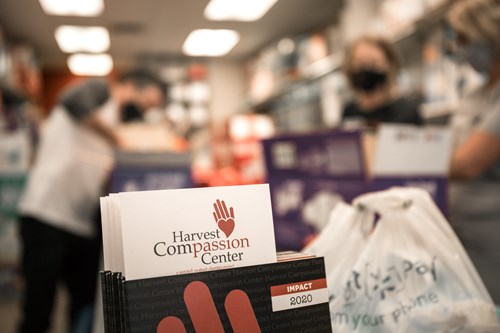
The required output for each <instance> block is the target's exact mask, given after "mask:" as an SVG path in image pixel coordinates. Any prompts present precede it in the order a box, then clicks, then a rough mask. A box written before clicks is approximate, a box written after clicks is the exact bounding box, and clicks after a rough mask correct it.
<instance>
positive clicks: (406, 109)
mask: <svg viewBox="0 0 500 333" xmlns="http://www.w3.org/2000/svg"><path fill="white" fill-rule="evenodd" d="M419 105H420V101H419V99H418V98H414V97H399V98H398V99H396V100H394V101H391V102H390V103H388V104H385V105H382V106H380V107H378V108H376V109H375V110H372V111H368V112H367V111H363V110H362V109H361V108H360V107H359V105H358V104H357V103H356V102H350V103H348V104H347V105H346V106H345V108H344V113H343V115H342V120H343V121H346V120H362V121H364V122H365V123H366V124H367V125H369V126H370V125H377V124H378V123H400V124H413V125H421V124H423V119H422V117H421V116H420V112H419Z"/></svg>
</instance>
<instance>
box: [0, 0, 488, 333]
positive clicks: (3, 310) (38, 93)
mask: <svg viewBox="0 0 500 333" xmlns="http://www.w3.org/2000/svg"><path fill="white" fill-rule="evenodd" d="M212 2H213V3H214V4H212V3H210V4H209V0H185V1H174V0H161V1H160V0H142V1H133V0H85V1H79V0H71V1H70V0H16V1H9V0H0V102H1V103H0V104H1V106H0V111H1V112H0V331H1V332H4V333H13V332H14V331H15V327H16V324H17V321H18V319H19V313H20V308H19V301H20V297H21V296H20V295H21V293H22V290H23V279H22V276H21V275H20V271H19V257H20V253H21V245H20V242H19V239H18V231H17V230H18V225H17V219H16V217H17V215H18V212H17V203H18V201H19V198H20V196H21V193H22V191H23V188H24V185H25V182H26V178H27V175H28V173H29V170H30V168H31V167H32V165H33V163H34V159H35V154H36V151H37V147H38V145H39V142H40V140H39V139H40V133H41V131H42V130H43V126H44V121H45V120H46V119H47V117H48V116H49V115H50V113H51V110H52V109H53V107H54V106H55V105H56V104H57V101H58V98H59V96H60V94H61V92H62V91H63V89H65V88H66V87H68V86H70V85H74V84H76V83H79V82H83V80H86V79H87V78H89V77H103V78H105V79H107V80H110V81H113V80H115V79H117V78H119V77H120V75H121V74H122V73H125V72H126V71H127V70H129V69H132V68H143V69H147V70H149V71H151V72H153V73H155V74H156V75H157V76H158V77H159V78H160V80H161V81H162V82H163V83H164V84H165V91H164V92H165V94H166V96H167V98H166V102H165V103H164V105H162V106H161V107H155V108H153V109H150V110H147V112H146V113H145V114H144V116H143V117H142V119H140V121H135V122H127V123H126V124H125V123H124V124H121V125H120V127H119V128H118V130H117V131H118V133H120V137H121V138H122V140H123V141H124V142H126V143H125V144H124V145H123V147H121V149H118V150H117V151H115V154H114V158H115V166H114V169H113V171H112V172H111V174H110V179H109V181H108V185H107V190H108V191H109V192H119V191H129V190H147V189H165V188H182V187H195V186H219V185H243V184H255V183H262V182H269V183H270V184H271V187H272V190H274V188H273V186H276V187H275V188H276V191H277V192H273V193H275V195H276V197H273V205H278V206H276V207H275V213H276V214H278V215H279V214H282V216H275V219H276V221H275V222H276V223H278V222H277V221H278V220H279V221H281V220H280V219H282V220H284V222H283V223H284V224H287V223H288V224H287V226H285V227H282V228H281V227H280V226H278V225H276V229H277V234H279V237H281V238H280V239H279V240H278V241H277V244H278V247H280V248H279V249H283V250H286V249H294V250H297V249H300V248H301V246H303V244H305V242H307V239H306V238H307V237H309V236H311V235H313V234H314V233H315V232H317V231H318V230H320V229H321V227H322V226H323V225H324V224H325V219H327V215H328V209H329V208H331V207H332V206H333V205H335V203H336V202H338V201H339V200H342V199H347V200H348V199H349V198H352V197H354V196H355V195H357V194H359V193H360V192H363V191H367V189H368V188H369V189H370V190H373V189H374V188H377V187H384V186H389V185H388V184H402V183H404V182H409V183H411V184H413V185H415V184H416V185H418V186H421V187H424V188H427V189H429V190H430V191H431V192H434V193H433V194H434V195H436V197H437V198H438V199H439V200H442V202H445V201H446V198H445V197H442V196H441V197H439V195H445V194H442V193H441V192H439V193H437V192H438V191H440V189H441V187H440V186H446V185H442V183H439V182H437V181H436V180H435V179H436V174H433V175H432V176H433V177H434V178H433V177H429V175H428V174H418V172H416V173H415V174H413V175H412V176H415V177H413V178H412V177H406V178H405V179H404V180H401V179H400V180H394V179H393V180H392V183H390V182H389V183H384V184H385V185H384V184H382V185H380V184H379V185H376V186H375V187H374V185H373V184H372V183H370V186H369V187H367V186H365V184H364V183H363V184H361V182H364V181H365V179H366V178H367V177H369V176H370V175H369V171H366V172H365V170H364V164H363V163H365V162H366V163H368V162H367V161H368V160H370V158H371V157H370V156H371V154H372V153H370V149H369V147H370V143H369V142H370V140H368V139H366V138H367V136H364V137H363V140H364V141H363V142H364V146H363V147H362V148H360V147H357V148H356V149H358V148H359V149H360V153H361V154H367V155H366V156H365V157H364V158H363V161H362V162H363V163H361V164H363V169H362V170H361V169H360V170H358V171H359V172H356V171H354V172H353V173H354V174H351V175H350V176H348V177H347V178H349V177H351V178H349V179H351V181H350V182H349V183H342V182H341V181H339V180H338V176H339V175H341V176H342V177H341V178H342V179H345V173H342V172H340V173H337V178H336V177H335V175H334V176H332V177H330V178H329V175H324V176H322V175H311V174H307V173H302V174H301V176H300V177H302V178H303V179H310V177H313V176H315V177H316V176H319V178H318V179H323V180H322V181H319V180H316V183H315V184H314V185H311V184H306V185H304V184H305V183H297V182H293V181H291V182H290V181H289V180H290V179H297V178H300V177H299V176H297V175H293V177H292V176H290V174H286V173H285V174H281V175H277V176H276V178H274V179H271V178H270V172H271V171H272V172H275V171H276V170H275V169H273V168H275V167H276V165H273V162H276V161H271V160H272V158H271V160H270V157H269V156H272V155H268V156H267V159H266V156H265V154H264V153H265V152H264V150H263V148H262V144H261V143H262V140H268V142H270V143H273V142H275V141H273V140H277V141H276V142H278V143H279V138H300V137H301V136H302V135H311V134H315V133H324V132H329V131H334V130H339V129H343V128H345V127H346V124H345V123H343V122H342V112H343V107H344V105H345V103H346V102H347V101H348V100H350V99H351V98H352V96H353V92H352V90H351V88H350V86H349V84H348V82H347V79H346V76H345V73H344V71H343V70H342V66H343V64H344V61H345V50H346V48H347V46H348V45H349V43H350V42H352V41H353V40H355V39H356V38H358V37H359V36H361V35H364V34H366V33H371V34H377V35H380V36H384V37H385V38H386V39H388V40H389V41H390V43H391V44H392V45H393V46H394V47H395V48H396V49H397V51H398V53H399V55H400V56H401V60H402V64H401V70H400V71H399V73H398V75H397V78H396V81H397V86H398V89H399V91H400V92H402V93H404V94H408V95H413V96H416V97H417V98H418V99H419V101H420V102H421V105H420V114H421V116H422V119H423V123H424V124H425V125H447V124H448V123H449V118H450V116H451V115H452V114H453V112H454V110H455V108H456V106H457V105H458V104H459V102H460V99H461V98H462V96H463V95H464V94H465V93H466V92H467V91H470V90H472V89H474V87H477V86H478V85H479V84H480V83H481V82H482V78H481V76H480V75H479V74H477V73H476V72H474V71H472V70H471V69H470V67H468V66H459V65H457V64H455V63H453V62H452V61H451V60H450V59H449V58H448V57H447V52H448V49H447V43H448V41H449V36H447V33H448V30H447V26H446V24H445V14H446V13H447V11H448V9H449V7H450V6H451V4H452V2H453V1H449V0H278V1H276V0H275V1H269V2H268V3H266V2H265V1H250V2H249V4H248V5H243V4H240V3H239V2H238V1H230V0H229V1H220V2H219V3H217V1H212ZM235 4H236V5H235ZM246 6H248V7H246ZM207 29H213V30H215V31H217V33H215V34H214V35H211V34H210V30H207ZM194 32H198V33H199V34H200V35H198V37H199V38H200V39H198V40H196V39H195V38H197V35H196V34H194ZM217 37H220V39H217ZM212 38H215V39H212ZM356 128H358V127H356ZM368 132H369V133H368V134H373V129H372V130H371V131H368ZM365 134H366V132H365ZM313 137H314V135H313ZM290 140H292V139H290ZM315 140H316V141H314V142H316V143H317V144H318V146H319V147H321V145H322V144H323V143H322V142H323V141H321V140H322V139H321V137H316V139H315ZM292 141H293V140H292ZM354 142H357V141H354ZM358 143H359V142H358ZM367 147H368V148H367ZM289 148H290V146H283V145H281V146H279V145H278V147H274V148H273V147H269V148H268V154H272V152H276V151H277V150H279V151H280V153H281V154H282V155H283V154H285V155H286V153H287V149H289ZM344 148H345V147H344ZM335 149H337V148H335ZM308 156H309V157H311V155H308ZM346 158H352V156H351V157H346ZM355 158H356V156H354V159H355ZM365 158H366V160H364V159H365ZM313 160H314V156H313V157H311V160H310V161H313ZM350 161H351V160H350ZM282 162H283V161H282ZM351 162H352V161H351ZM351 162H346V163H345V165H344V167H345V168H346V170H351V171H352V170H356V169H355V168H356V166H353V164H352V163H351ZM358 162H359V161H358ZM283 163H285V164H286V161H285V162H283ZM318 163H319V162H318ZM276 168H278V169H279V167H276ZM309 171H311V169H309ZM311 172H312V171H311ZM443 172H444V171H443ZM330 176H331V175H330ZM417 176H418V177H417ZM422 176H423V177H424V178H422ZM280 177H281V178H280ZM286 177H289V178H290V179H288V178H286ZM294 177H295V178H294ZM321 177H323V178H321ZM419 177H420V178H419ZM426 177H427V178H426ZM437 178H439V181H446V174H439V175H438V177H437ZM325 179H329V180H330V183H328V182H325V181H324V180H325ZM285 180H286V181H285ZM273 181H274V183H273ZM273 184H274V185H273ZM304 186H306V187H307V186H309V187H311V186H312V187H313V188H314V191H315V192H314V193H315V194H314V195H313V194H310V195H309V196H307V197H306V196H305V194H303V192H301V191H304V189H303V188H304ZM343 188H346V189H345V190H342V189H343ZM353 188H354V189H353ZM278 190H279V191H278ZM325 191H326V192H327V193H330V194H327V195H325ZM328 191H330V192H328ZM345 193H347V194H345ZM443 193H445V192H443ZM306 199H307V200H306ZM306 201H307V205H306ZM440 208H441V207H440ZM442 208H443V211H445V210H446V207H445V204H443V206H442ZM291 210H295V212H294V215H293V214H292V215H290V214H288V213H290V211H291ZM315 212H321V214H320V213H317V214H316V215H318V214H319V215H321V216H316V215H315ZM287 214H288V215H287ZM325 216H326V217H325ZM287 219H288V221H285V220H287ZM291 220H293V221H291ZM304 220H307V221H309V222H304ZM299 222H300V223H299ZM303 222H304V223H305V224H304V223H303ZM279 223H281V222H279ZM299 224H300V225H299ZM290 225H292V226H293V227H290ZM299 236H300V239H299V238H298V237H299ZM277 237H278V236H277ZM66 305H67V300H66V298H65V295H64V290H61V291H59V292H58V301H57V303H56V311H55V314H54V318H55V319H54V323H53V326H52V330H51V331H50V332H53V333H56V332H65V331H66V328H65V327H66V326H65V325H67V322H66V319H65V318H64V316H62V315H61V313H62V312H63V311H64V309H65V308H66Z"/></svg>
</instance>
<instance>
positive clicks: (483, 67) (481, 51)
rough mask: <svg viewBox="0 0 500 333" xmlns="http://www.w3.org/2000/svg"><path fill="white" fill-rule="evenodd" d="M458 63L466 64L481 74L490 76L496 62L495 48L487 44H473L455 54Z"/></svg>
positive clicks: (463, 47) (461, 48)
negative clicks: (489, 73)
mask: <svg viewBox="0 0 500 333" xmlns="http://www.w3.org/2000/svg"><path fill="white" fill-rule="evenodd" d="M453 58H454V59H456V60H457V61H458V62H460V63H463V62H466V63H468V64H469V65H471V66H472V68H474V69H475V70H476V71H477V72H479V73H481V74H488V72H489V71H490V69H491V67H492V66H493V61H494V52H493V48H492V47H491V46H490V45H488V44H486V43H479V42H472V43H469V44H467V45H465V46H462V47H460V48H459V49H458V50H456V51H455V52H454V53H453Z"/></svg>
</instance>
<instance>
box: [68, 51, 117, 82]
mask: <svg viewBox="0 0 500 333" xmlns="http://www.w3.org/2000/svg"><path fill="white" fill-rule="evenodd" d="M68 67H69V70H70V71H71V73H73V74H74V75H84V76H106V75H108V74H109V73H110V72H111V70H112V69H113V59H112V58H111V56H110V55H109V54H83V53H77V54H72V55H70V56H69V58H68Z"/></svg>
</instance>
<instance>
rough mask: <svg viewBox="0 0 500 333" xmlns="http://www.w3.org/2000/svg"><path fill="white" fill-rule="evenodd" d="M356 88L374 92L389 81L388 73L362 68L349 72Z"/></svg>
mask: <svg viewBox="0 0 500 333" xmlns="http://www.w3.org/2000/svg"><path fill="white" fill-rule="evenodd" d="M349 80H350V81H351V84H352V86H353V87H354V89H355V90H359V91H364V92H372V91H374V90H376V89H377V88H379V87H381V86H383V85H384V84H385V83H386V82H387V73H385V72H379V71H377V70H373V69H360V70H356V71H354V72H351V73H350V74H349Z"/></svg>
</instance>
